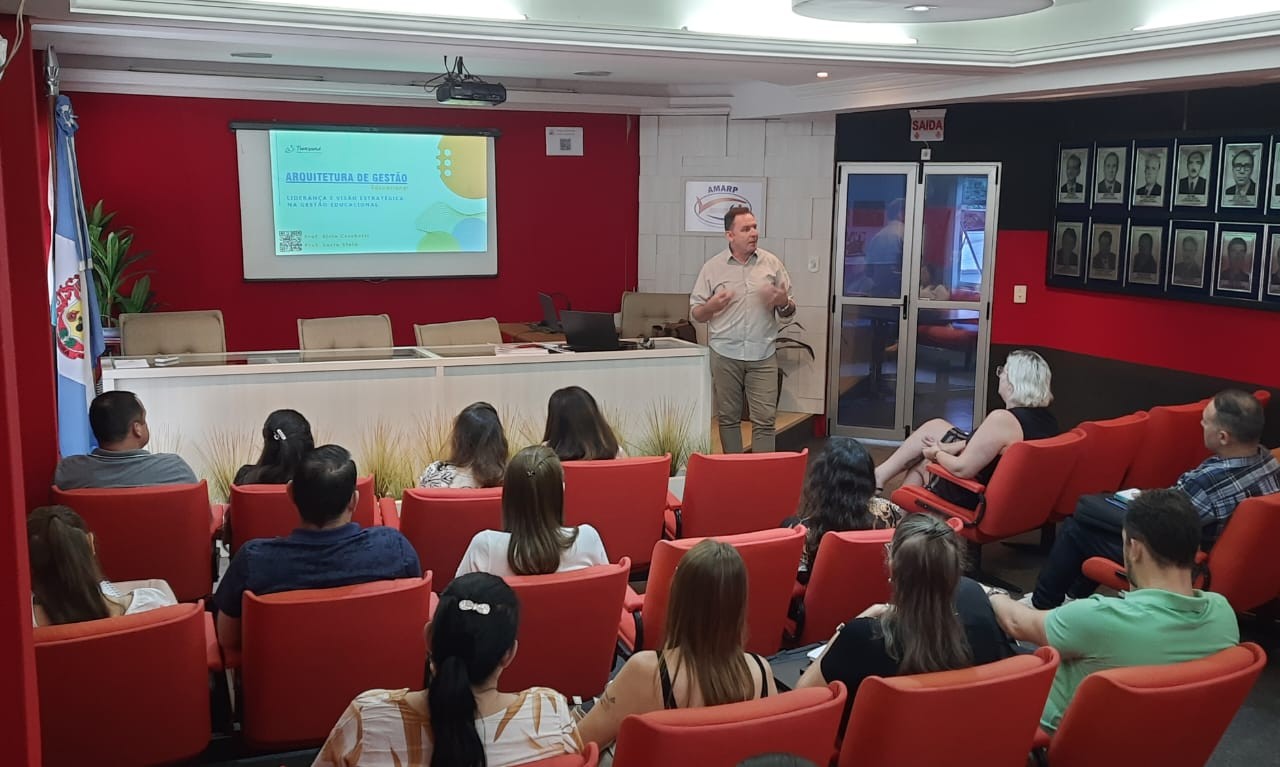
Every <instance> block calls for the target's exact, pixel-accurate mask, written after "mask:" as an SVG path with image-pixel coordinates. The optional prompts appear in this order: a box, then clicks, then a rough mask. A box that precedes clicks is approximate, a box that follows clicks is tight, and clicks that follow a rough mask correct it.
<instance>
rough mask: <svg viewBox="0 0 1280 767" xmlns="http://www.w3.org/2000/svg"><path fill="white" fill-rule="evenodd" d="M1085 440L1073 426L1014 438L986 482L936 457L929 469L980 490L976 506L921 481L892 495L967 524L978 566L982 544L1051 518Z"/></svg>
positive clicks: (914, 506) (903, 504) (908, 504)
mask: <svg viewBox="0 0 1280 767" xmlns="http://www.w3.org/2000/svg"><path fill="white" fill-rule="evenodd" d="M1083 442H1084V436H1083V435H1082V434H1079V433H1072V432H1067V433H1066V434H1059V435H1058V436H1056V437H1050V438H1049V439H1036V440H1027V441H1025V442H1015V443H1014V444H1012V445H1010V446H1009V448H1008V449H1007V450H1005V452H1004V455H1003V456H1002V457H1001V458H1000V464H999V466H997V467H996V470H995V473H994V474H992V476H991V482H990V483H989V484H987V485H983V484H981V483H979V482H974V481H973V480H969V479H960V478H958V477H955V476H954V475H952V474H951V473H950V472H948V471H947V470H946V469H943V468H942V467H941V466H939V465H938V464H936V463H930V464H928V467H929V471H930V472H931V473H933V474H936V475H937V476H939V477H942V478H943V479H945V480H947V481H949V482H952V483H954V484H956V485H959V486H960V487H963V488H965V489H967V490H969V491H971V492H973V493H976V494H977V495H978V507H977V509H976V510H971V509H966V508H964V507H962V506H957V505H955V504H954V503H949V502H948V501H944V500H943V499H941V498H939V497H938V496H936V495H934V494H933V493H931V492H929V491H928V490H926V489H925V488H924V487H923V486H912V487H902V488H899V489H898V490H896V491H894V493H893V495H892V496H890V498H891V499H892V500H893V502H894V503H896V504H898V505H899V506H901V507H902V508H903V509H906V510H907V511H931V512H934V513H937V514H942V515H944V516H948V517H956V518H958V519H959V520H960V521H961V522H962V523H963V524H964V528H963V529H962V530H961V531H960V535H962V536H964V537H965V538H967V539H969V541H971V542H972V543H973V544H975V545H974V546H973V550H974V551H973V559H974V562H973V566H974V568H975V569H977V568H979V566H980V565H981V552H982V550H981V548H980V546H981V544H983V543H989V542H991V541H998V540H1001V539H1003V538H1010V537H1012V536H1015V535H1019V534H1021V533H1025V532H1028V531H1030V530H1035V529H1036V528H1038V527H1040V526H1042V525H1044V524H1045V523H1046V522H1047V521H1048V520H1049V513H1050V512H1051V511H1052V510H1053V506H1054V504H1055V503H1056V502H1057V500H1058V496H1060V495H1061V494H1062V488H1063V486H1064V485H1065V484H1066V481H1067V477H1069V476H1070V475H1071V472H1072V470H1074V469H1075V465H1076V460H1077V458H1078V457H1079V453H1080V446H1081V444H1082V443H1083ZM818 561H819V562H821V561H822V558H821V557H819V558H818Z"/></svg>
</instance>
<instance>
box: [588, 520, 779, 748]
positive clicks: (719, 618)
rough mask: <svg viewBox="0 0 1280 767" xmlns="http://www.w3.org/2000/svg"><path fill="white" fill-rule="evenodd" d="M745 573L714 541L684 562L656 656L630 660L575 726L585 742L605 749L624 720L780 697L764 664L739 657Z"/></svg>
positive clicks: (736, 556) (638, 655) (744, 610)
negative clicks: (636, 716)
mask: <svg viewBox="0 0 1280 767" xmlns="http://www.w3.org/2000/svg"><path fill="white" fill-rule="evenodd" d="M746 631H747V567H746V565H745V564H744V563H743V561H742V557H741V555H739V554H738V550H737V549H735V548H733V547H732V546H730V545H729V544H727V543H723V542H721V541H717V540H714V539H710V538H709V539H707V540H704V541H700V542H699V543H697V544H696V545H695V546H694V547H693V548H691V549H689V551H688V552H687V553H686V554H685V555H684V557H683V558H681V560H680V564H679V566H678V567H677V568H676V572H675V575H674V576H673V578H672V580H671V595H670V601H669V602H668V603H667V624H666V631H665V636H664V637H663V640H662V647H661V649H659V650H657V651H656V652H655V651H651V650H645V651H641V652H637V653H636V654H635V655H632V656H631V657H630V658H629V659H628V660H627V662H626V663H625V664H624V665H623V667H622V670H621V671H619V672H618V675H617V676H616V677H614V679H613V681H612V682H610V683H609V686H608V688H606V689H605V691H604V695H603V696H602V697H601V698H600V699H599V700H598V701H597V702H596V704H595V705H594V707H593V708H592V709H591V710H590V712H588V713H587V714H586V716H585V717H584V718H583V719H582V721H581V722H579V723H578V734H579V735H580V736H581V738H582V741H583V742H584V743H591V742H594V743H598V744H600V745H601V746H602V747H603V746H605V745H606V744H609V743H612V742H613V740H614V739H615V738H617V736H618V727H619V726H620V725H621V724H622V720H623V719H624V718H626V717H627V716H629V715H631V714H644V713H647V712H649V711H660V710H662V709H672V708H700V707H702V706H717V705H720V704H722V703H738V702H741V701H744V700H754V699H756V698H763V697H766V696H768V695H771V694H774V693H776V692H777V687H776V686H775V685H774V682H773V674H772V673H771V671H770V670H769V664H768V662H767V661H765V660H764V659H763V658H761V657H760V656H759V655H756V654H755V653H748V652H745V651H744V650H743V646H742V645H743V639H744V637H745V636H746Z"/></svg>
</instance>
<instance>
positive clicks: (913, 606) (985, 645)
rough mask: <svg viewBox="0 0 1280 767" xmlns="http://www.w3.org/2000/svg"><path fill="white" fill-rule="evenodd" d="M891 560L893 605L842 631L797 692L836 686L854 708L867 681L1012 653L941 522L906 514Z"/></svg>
mask: <svg viewBox="0 0 1280 767" xmlns="http://www.w3.org/2000/svg"><path fill="white" fill-rule="evenodd" d="M888 557H889V574H890V577H891V578H892V584H893V595H892V596H891V597H890V600H889V604H880V605H872V606H871V607H869V608H867V609H866V610H865V611H863V613H862V614H861V615H859V616H858V617H857V618H856V619H854V620H851V621H850V622H848V623H846V624H844V625H842V626H841V627H840V628H839V629H837V630H836V635H835V636H834V637H832V639H831V641H830V642H828V643H827V646H826V647H825V648H824V649H823V651H822V655H821V656H819V658H818V660H816V661H814V663H813V665H811V666H809V668H808V669H807V670H806V671H805V672H804V675H803V676H801V677H800V682H799V685H798V686H799V687H821V686H825V685H826V684H827V683H828V682H831V681H834V680H836V679H838V680H840V681H842V682H844V683H845V686H846V687H848V688H849V702H850V704H852V701H853V697H854V695H856V694H857V692H858V685H860V684H861V683H862V680H863V679H866V678H867V677H869V676H882V677H883V676H897V675H899V674H921V673H925V672H929V671H946V670H949V669H957V668H967V667H969V666H972V665H975V664H981V663H990V662H992V661H996V660H1000V659H1001V658H1005V657H1008V656H1009V655H1010V654H1012V647H1011V645H1010V642H1009V639H1008V638H1007V637H1006V636H1005V634H1004V632H1003V631H1001V629H1000V626H999V624H997V623H996V617H995V612H994V611H992V609H991V602H990V600H989V599H988V598H987V594H986V591H985V590H984V589H983V587H982V585H981V584H979V583H978V582H977V581H973V580H970V579H969V578H965V577H964V576H963V575H962V573H963V572H964V563H965V548H964V541H963V540H962V539H961V538H960V536H958V535H956V532H955V531H954V530H952V529H951V527H950V526H949V525H947V523H946V522H944V521H943V520H942V519H941V518H939V517H935V516H933V515H931V514H908V515H907V516H906V517H905V518H903V520H902V521H901V522H899V523H898V526H897V527H896V528H895V529H894V531H893V540H892V541H890V543H889V552H888ZM846 711H847V709H846Z"/></svg>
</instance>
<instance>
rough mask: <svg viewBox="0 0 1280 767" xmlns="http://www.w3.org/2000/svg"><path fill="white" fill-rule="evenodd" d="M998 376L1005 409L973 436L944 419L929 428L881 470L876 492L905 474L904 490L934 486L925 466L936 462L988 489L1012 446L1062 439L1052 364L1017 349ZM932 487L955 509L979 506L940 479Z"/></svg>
mask: <svg viewBox="0 0 1280 767" xmlns="http://www.w3.org/2000/svg"><path fill="white" fill-rule="evenodd" d="M996 376H998V377H999V379H1000V389H999V391H1000V398H1001V399H1003V400H1004V403H1005V408H1001V409H998V410H992V411H991V412H990V413H988V414H987V417H986V418H985V419H984V420H983V421H982V424H981V425H980V426H979V427H978V429H977V431H975V432H973V434H967V433H966V432H964V431H961V430H960V429H957V428H956V427H954V426H952V425H951V424H950V423H948V422H947V421H945V420H943V419H941V418H935V419H933V420H932V421H929V422H927V423H925V424H924V425H923V426H921V427H920V428H918V429H916V430H915V431H913V432H912V433H911V436H909V437H907V439H906V440H904V441H903V443H902V444H901V445H900V446H899V447H898V449H897V450H895V451H894V452H893V455H891V456H889V458H888V459H886V460H885V462H884V463H882V464H880V465H879V466H877V467H876V487H878V488H883V487H884V486H885V483H886V482H888V481H889V480H891V479H893V478H894V477H896V476H898V475H899V474H901V473H903V472H904V471H905V472H906V476H905V477H904V478H903V480H902V484H903V485H923V484H926V483H929V479H930V475H929V473H928V472H927V471H926V469H925V467H924V465H923V463H922V461H934V462H936V463H937V464H938V465H939V466H941V467H942V468H944V469H946V470H947V471H949V472H951V473H952V474H954V475H956V476H957V477H960V478H961V479H974V480H976V481H978V482H981V483H983V484H986V483H987V482H989V481H990V480H991V474H992V473H993V472H994V471H995V468H996V464H997V463H998V462H999V461H1000V454H1001V453H1003V452H1004V451H1005V450H1006V449H1008V447H1009V446H1010V445H1012V444H1013V443H1015V442H1021V441H1023V440H1031V439H1045V438H1048V437H1055V436H1057V435H1058V433H1059V432H1060V429H1059V428H1058V420H1057V419H1056V418H1054V417H1053V413H1051V412H1049V403H1051V402H1053V393H1052V392H1051V391H1050V386H1049V385H1050V374H1049V364H1048V363H1047V362H1045V361H1044V358H1043V357H1041V356H1040V355H1039V354H1036V353H1035V352H1033V351H1028V350H1026V349H1017V350H1015V351H1013V352H1010V354H1009V357H1008V359H1006V360H1005V363H1004V364H1003V365H1001V366H999V367H997V368H996ZM929 484H930V489H931V490H932V491H933V492H934V493H936V494H937V495H938V496H939V497H941V498H943V499H945V500H947V501H950V502H951V503H954V504H956V505H958V506H965V507H968V508H974V507H976V506H977V503H978V498H977V496H975V495H974V494H973V493H971V492H969V491H967V490H964V489H962V488H960V487H957V486H955V485H953V484H951V483H949V482H946V481H943V480H941V479H936V481H933V482H932V483H929Z"/></svg>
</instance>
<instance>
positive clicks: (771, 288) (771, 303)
mask: <svg viewBox="0 0 1280 767" xmlns="http://www.w3.org/2000/svg"><path fill="white" fill-rule="evenodd" d="M760 297H761V298H762V299H763V300H764V305H765V306H767V307H769V308H770V309H779V308H782V307H784V306H786V305H787V304H788V303H790V302H791V298H790V296H788V295H787V291H786V290H783V289H782V288H780V287H778V286H777V285H765V286H764V287H762V288H760Z"/></svg>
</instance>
